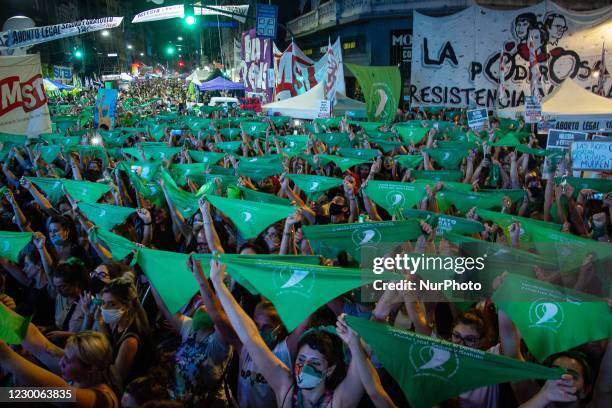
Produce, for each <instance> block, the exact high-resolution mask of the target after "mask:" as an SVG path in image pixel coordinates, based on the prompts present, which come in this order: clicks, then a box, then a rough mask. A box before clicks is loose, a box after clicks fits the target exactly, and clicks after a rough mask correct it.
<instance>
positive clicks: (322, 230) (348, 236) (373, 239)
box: [302, 220, 422, 260]
mask: <svg viewBox="0 0 612 408" xmlns="http://www.w3.org/2000/svg"><path fill="white" fill-rule="evenodd" d="M302 230H303V231H304V237H305V238H306V239H308V240H309V241H310V245H311V246H312V249H313V251H314V252H315V253H317V254H320V255H323V256H325V257H327V258H335V257H336V256H337V255H338V254H339V253H340V252H342V251H346V252H347V253H348V254H350V255H351V256H352V257H353V258H355V259H356V260H360V259H361V251H362V249H363V248H368V247H370V248H372V247H373V248H376V246H377V245H378V244H379V243H381V242H385V243H403V242H406V241H410V240H414V239H416V238H418V237H419V236H420V235H421V234H422V232H421V227H420V225H419V223H418V221H416V220H409V221H381V222H363V223H352V224H328V225H311V226H304V227H302Z"/></svg>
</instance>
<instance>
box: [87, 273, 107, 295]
mask: <svg viewBox="0 0 612 408" xmlns="http://www.w3.org/2000/svg"><path fill="white" fill-rule="evenodd" d="M104 286H106V283H104V281H102V280H100V278H97V277H95V278H92V279H91V282H90V284H89V289H90V290H91V293H93V294H96V295H97V294H98V293H100V292H102V289H104Z"/></svg>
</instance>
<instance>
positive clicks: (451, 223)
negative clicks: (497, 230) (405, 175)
mask: <svg viewBox="0 0 612 408" xmlns="http://www.w3.org/2000/svg"><path fill="white" fill-rule="evenodd" d="M404 216H405V217H414V218H418V219H421V220H424V221H425V222H427V223H428V224H430V225H431V226H432V227H433V228H435V229H436V235H442V234H444V233H446V232H454V233H456V234H474V233H478V232H482V231H484V229H485V228H484V225H482V224H481V223H479V222H478V221H474V220H469V219H467V218H462V217H453V216H451V215H446V214H439V213H435V212H432V211H425V210H415V209H412V208H407V209H404Z"/></svg>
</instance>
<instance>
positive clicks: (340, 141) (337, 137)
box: [315, 132, 353, 147]
mask: <svg viewBox="0 0 612 408" xmlns="http://www.w3.org/2000/svg"><path fill="white" fill-rule="evenodd" d="M315 138H316V139H317V140H320V141H321V142H323V143H325V144H326V145H327V146H329V147H349V146H351V145H352V144H353V141H351V140H350V139H349V134H348V133H340V132H336V133H317V134H315Z"/></svg>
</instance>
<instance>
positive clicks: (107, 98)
mask: <svg viewBox="0 0 612 408" xmlns="http://www.w3.org/2000/svg"><path fill="white" fill-rule="evenodd" d="M117 95H118V92H117V90H116V89H98V97H97V98H96V108H95V111H94V125H95V127H96V128H97V127H98V126H101V125H106V126H107V127H108V129H109V130H112V129H113V128H114V127H115V110H116V108H117Z"/></svg>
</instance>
